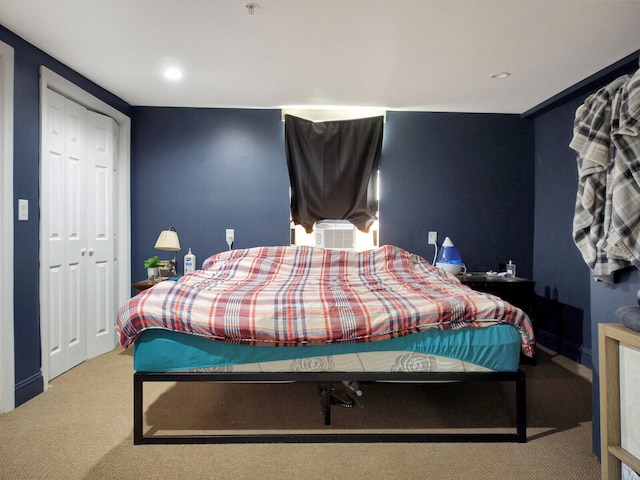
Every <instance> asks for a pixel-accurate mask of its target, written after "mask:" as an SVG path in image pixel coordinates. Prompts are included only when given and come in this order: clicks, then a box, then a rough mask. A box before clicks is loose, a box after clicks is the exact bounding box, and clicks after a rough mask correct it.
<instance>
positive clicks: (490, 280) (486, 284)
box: [457, 273, 536, 320]
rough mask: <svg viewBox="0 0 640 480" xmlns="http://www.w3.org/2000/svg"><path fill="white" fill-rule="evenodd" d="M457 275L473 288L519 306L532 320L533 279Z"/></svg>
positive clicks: (481, 274)
mask: <svg viewBox="0 0 640 480" xmlns="http://www.w3.org/2000/svg"><path fill="white" fill-rule="evenodd" d="M457 277H458V279H459V280H460V281H461V282H462V283H463V284H465V285H467V286H468V287H471V288H473V289H474V290H478V291H479V292H486V293H491V294H493V295H496V296H498V297H500V298H502V299H503V300H506V301H507V302H509V303H510V304H512V305H514V306H516V307H518V308H521V309H522V310H524V312H525V313H526V314H527V315H529V317H531V319H532V320H533V315H534V307H535V302H536V292H535V290H534V286H535V284H536V283H535V282H534V281H532V280H529V279H526V278H522V277H499V276H497V275H486V274H484V273H471V274H460V275H458V276H457Z"/></svg>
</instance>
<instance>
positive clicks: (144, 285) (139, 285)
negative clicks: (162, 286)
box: [131, 279, 158, 295]
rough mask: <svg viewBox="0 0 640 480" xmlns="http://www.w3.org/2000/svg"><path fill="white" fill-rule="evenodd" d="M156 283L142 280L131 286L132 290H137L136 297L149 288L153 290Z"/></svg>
mask: <svg viewBox="0 0 640 480" xmlns="http://www.w3.org/2000/svg"><path fill="white" fill-rule="evenodd" d="M156 283H158V282H156V281H155V280H149V279H147V280H140V281H138V282H134V283H132V284H131V288H135V289H136V295H138V294H139V293H140V292H143V291H145V290H146V289H147V288H151V287H153V286H154V285H155V284H156Z"/></svg>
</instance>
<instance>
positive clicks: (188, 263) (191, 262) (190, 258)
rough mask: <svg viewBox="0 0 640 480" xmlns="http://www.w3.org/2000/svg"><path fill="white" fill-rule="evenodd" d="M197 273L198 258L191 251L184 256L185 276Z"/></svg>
mask: <svg viewBox="0 0 640 480" xmlns="http://www.w3.org/2000/svg"><path fill="white" fill-rule="evenodd" d="M195 271H196V256H195V255H194V254H193V253H191V249H189V253H187V254H186V255H185V256H184V274H185V275H189V274H190V273H193V272H195Z"/></svg>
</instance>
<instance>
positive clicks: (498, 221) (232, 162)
mask: <svg viewBox="0 0 640 480" xmlns="http://www.w3.org/2000/svg"><path fill="white" fill-rule="evenodd" d="M135 117H136V126H135V128H134V133H133V155H132V157H133V161H132V195H133V199H132V205H133V207H132V208H133V212H132V213H133V216H132V223H133V250H132V251H133V258H132V262H133V264H132V271H133V272H136V273H137V274H138V275H139V276H140V277H141V278H143V277H144V274H145V272H144V269H143V267H142V263H143V261H144V259H145V258H147V257H148V256H151V255H155V254H157V253H158V252H157V251H154V250H153V244H154V242H155V240H156V237H157V235H158V233H159V232H160V230H162V229H164V228H167V227H168V226H169V225H172V226H174V227H175V228H176V230H177V231H178V234H179V237H180V242H181V246H182V249H183V251H181V252H180V254H179V255H180V256H184V254H185V253H186V249H187V248H189V247H191V248H192V250H193V252H194V253H195V254H196V255H197V258H198V263H199V264H201V262H202V260H204V259H205V258H206V257H207V256H209V255H211V254H213V253H215V252H218V251H220V250H224V249H226V248H227V247H226V243H225V236H224V234H225V229H226V228H235V230H236V232H235V235H236V243H235V245H234V248H242V247H250V246H255V245H274V244H275V245H283V244H287V243H288V242H289V236H288V232H289V197H288V190H289V179H288V172H287V166H286V161H285V153H284V130H283V124H282V122H281V121H280V112H279V111H275V110H239V109H232V110H227V109H187V108H136V109H135ZM461 132H464V137H461V135H462V134H461ZM380 171H381V201H380V225H381V227H380V229H381V233H380V241H381V243H383V244H385V243H389V244H394V245H398V246H401V247H403V248H406V249H407V250H410V251H412V252H415V253H418V254H421V255H423V256H425V257H426V258H429V259H431V258H432V257H433V250H432V248H433V247H430V246H428V245H427V232H428V231H429V230H437V231H438V232H439V233H440V242H442V240H444V236H445V235H449V236H450V237H451V238H452V240H453V241H454V242H455V243H456V245H457V246H458V248H459V250H460V252H461V254H462V256H463V260H464V261H465V262H466V264H467V265H468V266H469V268H470V269H472V270H481V271H486V270H488V269H497V268H498V265H499V263H501V262H504V263H506V262H507V261H508V260H509V259H512V260H513V261H514V262H515V263H516V264H518V265H519V268H520V270H519V271H520V273H521V274H522V275H525V276H530V275H531V272H532V248H533V240H532V239H533V206H534V187H533V122H531V121H529V120H523V119H521V118H520V117H518V116H514V115H475V114H440V113H407V112H389V113H388V114H387V122H386V124H385V127H384V141H383V154H382V160H381V164H380ZM163 255H164V257H167V258H169V257H168V256H167V254H162V255H161V257H162V256H163ZM179 260H180V261H179V264H180V265H181V263H182V262H181V258H179ZM180 268H181V267H180Z"/></svg>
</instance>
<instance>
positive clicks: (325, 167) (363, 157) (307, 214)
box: [285, 115, 384, 233]
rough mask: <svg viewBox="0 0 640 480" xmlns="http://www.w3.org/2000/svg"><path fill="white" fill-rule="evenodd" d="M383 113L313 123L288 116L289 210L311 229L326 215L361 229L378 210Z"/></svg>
mask: <svg viewBox="0 0 640 480" xmlns="http://www.w3.org/2000/svg"><path fill="white" fill-rule="evenodd" d="M383 120H384V119H383V117H372V118H361V119H357V120H338V121H330V122H312V121H310V120H305V119H303V118H298V117H294V116H292V115H285V144H286V145H285V146H286V154H287V165H288V167H289V180H290V182H291V215H292V218H293V221H294V223H295V224H297V225H302V226H303V227H304V229H305V230H306V231H307V233H310V232H311V231H312V230H313V225H314V224H315V222H316V221H318V220H323V219H346V220H349V221H350V222H351V223H353V224H354V225H355V226H356V227H357V228H358V229H360V230H362V231H363V232H368V231H369V227H370V226H371V225H372V224H373V222H374V220H375V219H376V214H377V212H378V201H377V198H376V190H377V182H378V177H377V170H378V164H379V162H380V155H381V152H382V128H383V124H384V122H383Z"/></svg>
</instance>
